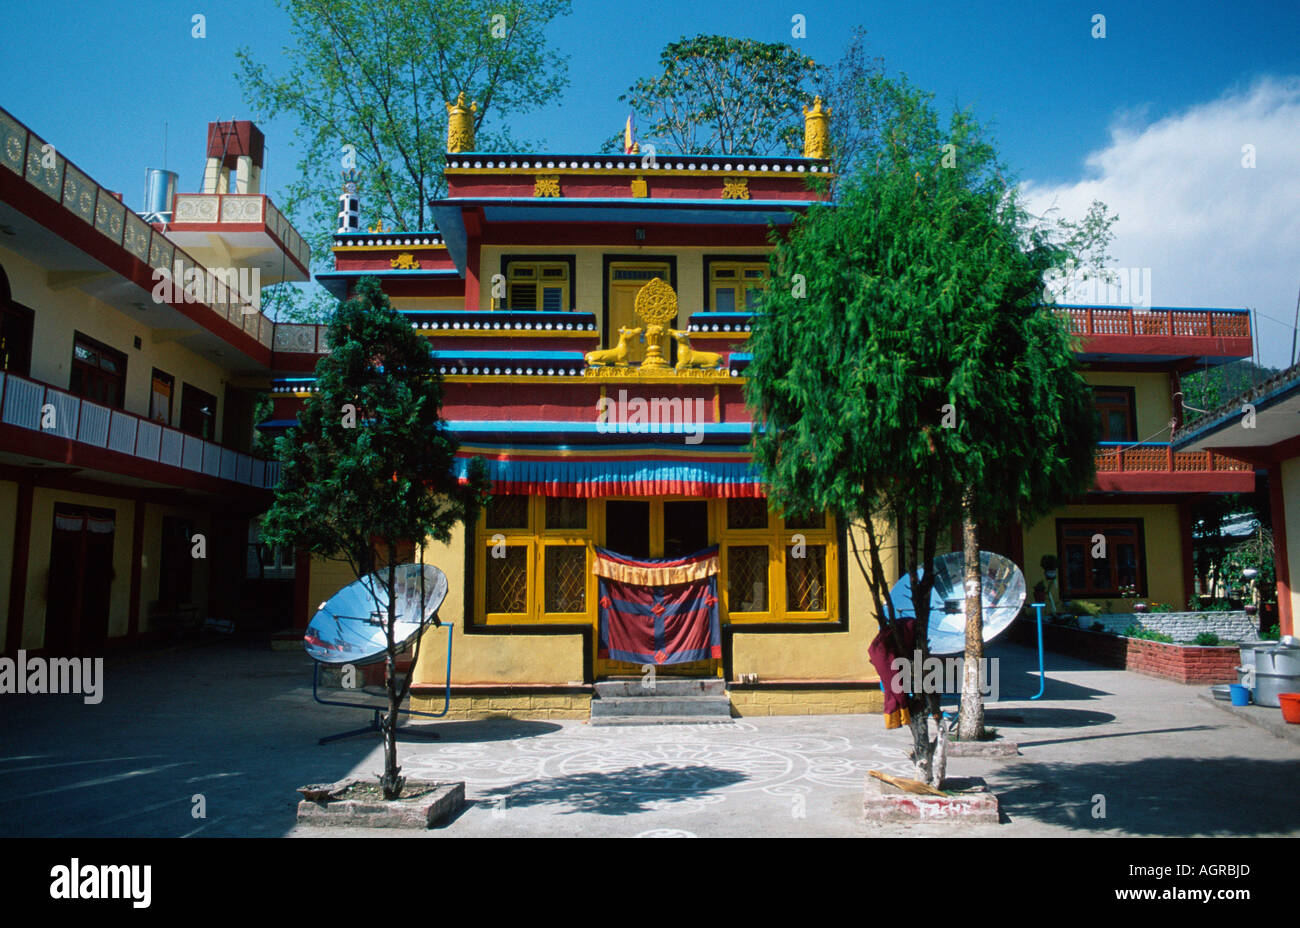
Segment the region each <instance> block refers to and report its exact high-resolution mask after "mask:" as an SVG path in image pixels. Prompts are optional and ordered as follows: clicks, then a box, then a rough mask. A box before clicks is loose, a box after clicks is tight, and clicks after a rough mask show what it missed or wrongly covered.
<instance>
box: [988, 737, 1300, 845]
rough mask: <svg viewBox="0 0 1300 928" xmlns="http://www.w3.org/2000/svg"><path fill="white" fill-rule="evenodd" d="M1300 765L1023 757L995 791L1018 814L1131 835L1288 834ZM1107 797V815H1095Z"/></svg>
mask: <svg viewBox="0 0 1300 928" xmlns="http://www.w3.org/2000/svg"><path fill="white" fill-rule="evenodd" d="M1297 773H1300V765H1298V764H1297V763H1296V762H1295V761H1292V760H1258V759H1254V758H1250V757H1221V758H1212V759H1206V758H1200V757H1153V758H1148V759H1144V760H1139V761H1129V762H1123V761H1112V762H1097V763H1084V764H1070V763H1053V764H1041V763H1030V762H1021V763H1018V764H1015V765H1014V766H1007V767H1004V768H1002V769H1001V770H999V771H998V773H997V775H996V777H995V778H993V779H996V785H994V787H993V788H994V791H995V792H996V793H997V794H998V798H999V800H1001V803H1002V808H1003V810H1004V811H1005V813H1006V814H1007V816H1008V817H1009V818H1010V819H1011V820H1012V821H1016V820H1020V819H1032V820H1034V821H1039V822H1044V823H1049V824H1052V825H1059V826H1064V827H1068V828H1076V829H1079V830H1081V831H1083V832H1086V831H1087V830H1088V829H1089V827H1094V828H1096V829H1097V830H1098V831H1107V832H1113V831H1121V832H1123V833H1124V834H1128V835H1166V836H1183V835H1242V834H1259V835H1269V834H1285V833H1289V832H1292V831H1294V830H1295V829H1296V828H1297V827H1300V806H1298V805H1296V803H1294V802H1292V801H1291V800H1290V798H1289V797H1290V796H1291V794H1292V793H1293V792H1294V789H1295V782H1296V775H1297ZM1103 802H1104V812H1105V817H1104V818H1102V817H1094V810H1101V809H1102V803H1103Z"/></svg>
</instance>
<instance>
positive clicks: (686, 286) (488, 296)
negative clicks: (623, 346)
mask: <svg viewBox="0 0 1300 928" xmlns="http://www.w3.org/2000/svg"><path fill="white" fill-rule="evenodd" d="M770 251H771V249H770V248H765V247H762V246H746V247H727V246H724V245H711V246H707V247H703V246H697V247H689V248H685V247H675V248H655V247H644V248H637V247H634V246H630V245H629V246H627V247H613V246H599V247H592V246H586V247H575V246H572V245H568V246H565V245H485V246H483V251H482V260H481V262H480V264H479V273H480V275H481V283H480V286H479V308H480V309H491V308H492V275H494V274H499V273H501V256H502V255H507V254H509V255H563V256H569V255H572V256H573V258H574V280H573V281H571V283H570V285H571V286H572V287H573V291H572V293H573V299H574V305H575V306H576V307H577V309H578V310H579V311H580V312H592V313H595V314H596V321H597V324H598V325H599V324H601V316H602V310H603V308H604V293H605V270H604V258H605V256H606V255H617V256H618V257H619V258H620V259H624V258H627V257H629V256H635V258H637V259H645V260H647V261H650V260H653V259H655V258H662V259H668V258H674V257H675V258H676V259H677V301H678V312H679V314H680V315H679V321H681V322H685V321H686V317H687V316H689V315H690V314H691V313H698V312H701V311H703V309H704V256H705V255H706V254H707V255H715V254H716V255H727V256H731V255H736V256H744V255H754V256H757V257H759V258H766V257H767V255H768V254H769V253H770Z"/></svg>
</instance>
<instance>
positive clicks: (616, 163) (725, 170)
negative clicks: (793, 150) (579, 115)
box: [446, 152, 832, 177]
mask: <svg viewBox="0 0 1300 928" xmlns="http://www.w3.org/2000/svg"><path fill="white" fill-rule="evenodd" d="M538 171H548V172H557V171H563V172H566V173H570V174H572V173H587V174H644V175H664V174H697V175H704V174H731V175H734V176H749V177H772V176H790V177H797V176H798V175H800V174H824V175H827V176H829V175H830V174H831V173H832V172H831V166H830V162H829V161H823V160H813V159H809V158H770V157H763V158H759V157H749V156H741V155H668V154H665V155H657V156H655V157H654V158H653V159H651V158H650V156H648V155H641V156H640V157H637V156H635V155H613V154H609V155H534V154H511V153H508V152H506V153H501V152H472V153H468V154H463V155H450V156H448V158H447V166H446V172H447V173H449V174H450V173H455V174H503V173H504V174H535V173H537V172H538Z"/></svg>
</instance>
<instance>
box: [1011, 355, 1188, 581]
mask: <svg viewBox="0 0 1300 928" xmlns="http://www.w3.org/2000/svg"><path fill="white" fill-rule="evenodd" d="M1083 376H1084V379H1085V380H1087V381H1088V383H1089V384H1091V385H1092V386H1094V387H1132V388H1133V403H1134V405H1135V406H1136V407H1137V423H1136V427H1137V438H1136V440H1137V441H1169V420H1170V419H1172V418H1173V416H1174V405H1173V390H1172V389H1171V387H1170V382H1169V375H1168V374H1166V373H1164V372H1162V371H1155V372H1148V371H1084V375H1083ZM1035 563H1037V562H1035Z"/></svg>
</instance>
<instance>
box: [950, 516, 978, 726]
mask: <svg viewBox="0 0 1300 928" xmlns="http://www.w3.org/2000/svg"><path fill="white" fill-rule="evenodd" d="M962 554H963V559H964V561H965V567H966V570H965V580H966V651H965V657H966V659H965V661H964V662H963V667H962V681H961V715H960V716H959V718H958V724H957V734H958V737H960V738H961V740H962V741H978V740H979V739H980V738H983V737H984V694H983V693H981V692H980V663H981V662H982V660H983V658H984V610H983V605H982V602H981V599H980V592H981V590H980V587H981V581H980V546H979V532H978V530H977V529H976V527H975V514H974V513H973V512H972V511H971V494H970V493H969V492H968V493H967V495H966V500H965V505H964V507H963V512H962Z"/></svg>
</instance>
